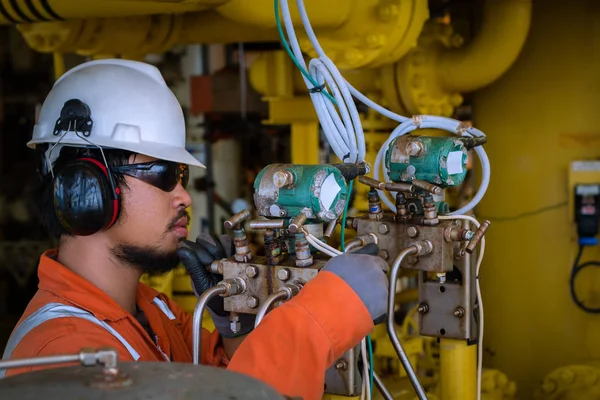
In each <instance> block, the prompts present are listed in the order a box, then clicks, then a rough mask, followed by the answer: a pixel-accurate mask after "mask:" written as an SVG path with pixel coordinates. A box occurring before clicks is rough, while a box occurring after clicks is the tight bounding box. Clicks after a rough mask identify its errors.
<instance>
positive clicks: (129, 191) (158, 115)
mask: <svg viewBox="0 0 600 400" xmlns="http://www.w3.org/2000/svg"><path fill="white" fill-rule="evenodd" d="M28 146H29V147H31V148H34V149H36V151H38V152H39V155H40V158H39V159H40V174H41V186H40V193H39V195H38V196H37V201H38V203H39V205H38V206H39V210H40V216H41V220H42V224H43V225H44V226H45V227H46V228H47V229H48V230H49V232H50V233H51V234H52V235H54V236H55V237H57V238H58V239H59V242H58V243H59V244H58V246H57V248H56V249H53V250H49V251H46V252H45V253H44V254H43V255H41V258H40V263H39V268H38V275H39V289H38V291H37V292H36V294H35V295H34V297H33V299H32V300H31V302H30V303H29V305H28V307H27V308H26V310H25V312H24V314H23V316H22V317H21V319H20V320H19V322H18V323H17V325H16V327H15V329H14V330H13V332H12V334H11V337H10V339H9V342H8V344H7V346H6V349H5V352H4V359H10V358H24V357H36V356H47V355H52V354H66V353H77V352H79V351H80V350H81V348H83V347H90V346H93V347H101V346H110V347H113V348H115V349H117V351H118V353H119V358H120V360H124V361H166V362H192V351H191V349H192V337H193V335H192V317H191V316H190V315H189V314H187V313H186V312H184V311H183V310H182V309H181V308H180V307H179V306H178V305H177V304H176V303H175V302H173V301H172V300H170V299H169V298H168V297H166V296H165V295H163V294H161V293H159V292H157V291H155V290H154V289H152V288H150V287H148V286H146V285H144V284H143V283H140V282H139V280H140V277H141V276H142V274H143V273H152V272H167V271H170V270H172V269H174V268H175V267H176V266H178V265H179V263H180V260H181V261H182V262H183V264H184V265H185V267H186V268H188V269H189V270H190V271H195V272H194V274H192V281H193V287H194V289H195V291H196V293H197V295H200V294H202V293H203V292H204V291H205V290H206V289H207V288H209V287H211V286H213V285H215V284H216V283H217V282H218V281H219V280H220V279H222V276H218V275H212V274H209V273H208V272H207V270H206V267H207V266H208V265H210V263H211V262H212V261H214V260H216V259H220V258H223V257H226V256H230V255H231V254H232V251H233V248H232V246H231V240H230V239H228V238H227V237H226V236H223V237H220V238H217V237H213V236H206V235H205V236H201V237H199V238H198V239H197V240H195V241H189V240H186V237H187V235H188V230H187V226H188V222H189V217H188V215H187V213H186V209H187V208H188V207H189V206H190V205H191V198H190V195H189V194H188V192H187V191H186V189H185V186H186V184H187V181H188V176H189V167H190V166H192V167H201V168H202V167H204V166H203V165H202V164H201V163H200V162H199V161H198V160H197V159H196V158H195V157H194V156H192V155H191V154H190V153H189V152H188V151H187V150H186V148H185V119H184V115H183V112H182V109H181V106H180V104H179V103H178V101H177V99H176V98H175V96H174V95H173V93H172V92H171V91H170V89H169V88H168V87H167V85H166V83H165V81H164V79H163V77H162V76H161V74H160V72H159V71H158V69H156V68H155V67H154V66H152V65H149V64H145V63H141V62H134V61H129V60H120V59H119V60H112V59H104V60H95V61H90V62H86V63H83V64H81V65H78V66H76V67H74V68H72V69H71V70H69V71H68V72H67V73H65V74H64V75H63V76H62V77H60V78H59V79H58V80H57V81H56V83H55V84H54V86H53V88H52V90H51V91H50V93H49V94H48V96H47V98H46V99H45V101H44V103H43V105H42V107H41V110H40V114H39V118H38V120H37V122H36V125H35V127H34V130H33V137H32V140H31V141H30V142H29V143H28ZM199 266H202V267H203V268H200V269H198V267H199ZM385 268H387V264H386V263H385V262H384V261H383V260H382V259H381V258H379V257H375V256H372V255H367V254H344V255H341V256H338V257H335V258H332V259H331V260H330V261H329V262H328V263H327V264H326V265H325V267H324V268H323V270H322V272H320V273H319V274H318V275H317V277H316V278H314V279H313V280H311V281H310V282H308V283H307V284H306V285H305V286H304V288H303V289H302V290H301V291H300V293H299V294H298V295H297V296H296V297H294V298H293V299H291V300H290V301H288V302H286V303H285V304H283V305H282V306H280V307H277V308H275V309H274V310H273V311H271V312H270V313H269V314H267V316H266V317H265V318H264V320H263V321H262V322H261V323H260V324H259V325H258V327H257V328H254V322H255V320H254V318H255V317H254V316H251V315H243V316H242V317H241V318H240V321H239V322H240V326H239V329H234V330H235V331H236V332H233V331H232V329H231V324H230V316H229V315H228V313H227V312H225V311H224V309H223V299H222V298H216V299H213V301H211V302H210V303H209V304H208V309H209V311H210V313H211V315H212V317H213V320H214V322H215V326H216V330H215V331H214V332H212V333H211V332H208V331H207V330H205V329H203V331H202V345H203V346H202V349H201V351H202V354H201V361H202V363H203V364H208V365H212V366H218V367H223V368H228V369H229V370H232V371H237V372H240V373H244V374H247V375H249V376H253V377H255V378H258V379H259V380H262V381H263V382H265V383H267V384H269V385H271V386H272V387H273V388H275V389H276V390H278V391H279V392H280V393H282V394H284V395H287V396H299V397H302V398H304V399H305V400H311V399H319V398H321V396H322V395H323V388H324V377H325V371H326V369H327V368H328V367H330V366H331V365H332V364H333V363H334V361H335V360H336V358H338V357H339V356H341V355H342V353H344V352H345V351H347V350H349V349H351V348H353V347H354V346H355V345H357V344H358V343H359V342H360V340H361V339H362V338H364V337H365V336H366V335H368V334H369V333H370V332H371V331H372V329H373V326H374V322H375V321H377V320H379V319H381V317H382V316H383V315H384V314H385V312H386V298H387V278H386V276H385V273H384V272H383V270H384V269H385ZM198 271H200V272H198ZM40 368H46V367H35V368H21V369H11V370H8V371H0V374H6V376H10V375H15V374H19V373H24V372H28V371H31V370H33V369H40Z"/></svg>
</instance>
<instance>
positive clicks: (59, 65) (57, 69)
mask: <svg viewBox="0 0 600 400" xmlns="http://www.w3.org/2000/svg"><path fill="white" fill-rule="evenodd" d="M52 62H53V64H54V80H57V79H58V78H60V77H61V76H62V74H64V73H65V57H64V56H63V54H62V53H59V52H56V51H55V52H54V53H52Z"/></svg>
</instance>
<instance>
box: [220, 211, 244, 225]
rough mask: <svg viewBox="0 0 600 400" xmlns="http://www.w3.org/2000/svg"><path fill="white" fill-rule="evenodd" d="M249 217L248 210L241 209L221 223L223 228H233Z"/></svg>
mask: <svg viewBox="0 0 600 400" xmlns="http://www.w3.org/2000/svg"><path fill="white" fill-rule="evenodd" d="M249 217H250V211H248V210H242V211H240V212H239V213H237V214H235V215H234V216H233V217H231V218H229V219H228V220H227V221H225V223H224V224H223V225H224V226H225V229H235V228H238V227H239V226H241V224H242V222H244V221H245V220H247V219H248V218H249Z"/></svg>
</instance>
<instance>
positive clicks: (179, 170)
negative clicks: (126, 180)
mask: <svg viewBox="0 0 600 400" xmlns="http://www.w3.org/2000/svg"><path fill="white" fill-rule="evenodd" d="M111 170H112V171H114V172H117V173H121V174H124V175H128V176H131V177H133V178H136V179H139V180H141V181H143V182H146V183H147V184H149V185H152V186H154V187H157V188H159V189H161V190H164V191H165V192H170V191H172V190H173V189H175V187H176V186H177V184H178V183H179V182H180V181H181V185H182V186H183V187H184V188H185V187H186V186H187V184H188V180H189V178H190V170H189V166H187V165H186V164H178V163H174V162H171V161H152V162H147V163H139V164H128V165H122V166H119V167H112V168H111Z"/></svg>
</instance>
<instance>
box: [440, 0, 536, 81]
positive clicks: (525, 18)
mask: <svg viewBox="0 0 600 400" xmlns="http://www.w3.org/2000/svg"><path fill="white" fill-rule="evenodd" d="M531 3H532V1H531V0H502V1H498V0H487V1H486V2H485V5H484V17H483V22H482V29H481V31H480V32H479V33H477V34H476V35H475V37H474V39H473V41H472V42H471V43H470V44H469V45H468V46H465V47H462V48H460V49H457V50H451V51H447V52H444V53H442V54H441V55H440V59H439V64H438V65H437V67H436V72H437V75H438V78H439V80H440V84H441V86H442V87H443V88H444V89H445V90H446V91H455V92H471V91H473V90H477V89H480V88H482V87H484V86H487V85H489V84H490V83H492V82H494V81H495V80H496V79H498V78H499V77H500V76H502V75H503V74H504V73H505V72H506V71H507V70H508V69H509V68H510V67H511V65H513V63H514V62H515V60H516V59H517V57H518V55H519V53H520V52H521V49H522V48H523V45H524V44H525V39H526V38H527V34H528V32H529V26H530V24H531V9H532V4H531Z"/></svg>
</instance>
